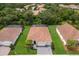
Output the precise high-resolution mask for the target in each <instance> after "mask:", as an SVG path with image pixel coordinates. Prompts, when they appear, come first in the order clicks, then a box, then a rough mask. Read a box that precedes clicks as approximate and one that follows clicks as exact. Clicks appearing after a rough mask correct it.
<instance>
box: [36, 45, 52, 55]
mask: <svg viewBox="0 0 79 59" xmlns="http://www.w3.org/2000/svg"><path fill="white" fill-rule="evenodd" d="M37 54H40V55H41V54H44V55H45V54H48V55H52V50H51V47H50V46H48V47H37Z"/></svg>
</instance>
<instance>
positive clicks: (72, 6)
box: [59, 4, 79, 9]
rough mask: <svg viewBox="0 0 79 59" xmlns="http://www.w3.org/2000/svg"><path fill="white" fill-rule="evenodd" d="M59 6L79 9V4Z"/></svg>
mask: <svg viewBox="0 0 79 59" xmlns="http://www.w3.org/2000/svg"><path fill="white" fill-rule="evenodd" d="M59 6H60V7H64V8H70V9H79V5H74V4H69V5H64V4H59Z"/></svg>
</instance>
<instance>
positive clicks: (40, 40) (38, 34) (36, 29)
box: [27, 25, 52, 46]
mask: <svg viewBox="0 0 79 59" xmlns="http://www.w3.org/2000/svg"><path fill="white" fill-rule="evenodd" d="M27 39H28V40H32V41H33V42H36V46H46V45H51V42H52V40H51V37H50V33H49V31H48V27H47V26H45V25H33V26H32V27H31V28H30V31H29V34H28V37H27Z"/></svg>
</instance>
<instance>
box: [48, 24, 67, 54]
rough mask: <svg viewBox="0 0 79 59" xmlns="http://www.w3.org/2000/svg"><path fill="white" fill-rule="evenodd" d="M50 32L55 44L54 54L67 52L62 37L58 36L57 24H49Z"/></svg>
mask: <svg viewBox="0 0 79 59" xmlns="http://www.w3.org/2000/svg"><path fill="white" fill-rule="evenodd" d="M48 28H49V32H50V34H51V37H52V41H53V44H54V48H55V49H54V51H53V53H54V54H66V51H65V49H64V46H63V43H62V42H61V40H60V37H59V36H58V34H57V32H56V25H49V26H48Z"/></svg>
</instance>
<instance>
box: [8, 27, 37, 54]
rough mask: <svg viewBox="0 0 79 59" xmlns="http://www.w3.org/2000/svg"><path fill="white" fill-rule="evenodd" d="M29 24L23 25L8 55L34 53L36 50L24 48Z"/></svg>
mask: <svg viewBox="0 0 79 59" xmlns="http://www.w3.org/2000/svg"><path fill="white" fill-rule="evenodd" d="M29 29H30V26H24V29H23V32H22V33H21V35H20V36H19V38H18V40H17V41H16V44H15V46H14V49H13V50H11V51H10V53H9V54H10V55H22V54H36V50H33V49H29V48H26V42H25V41H26V37H27V34H28V32H29Z"/></svg>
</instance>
